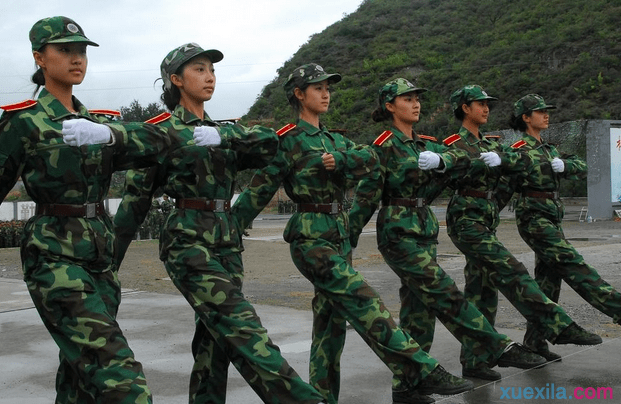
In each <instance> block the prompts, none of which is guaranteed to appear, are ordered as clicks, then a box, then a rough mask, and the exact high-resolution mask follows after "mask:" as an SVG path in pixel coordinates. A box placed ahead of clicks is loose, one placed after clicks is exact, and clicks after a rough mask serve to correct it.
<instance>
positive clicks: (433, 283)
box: [379, 237, 511, 385]
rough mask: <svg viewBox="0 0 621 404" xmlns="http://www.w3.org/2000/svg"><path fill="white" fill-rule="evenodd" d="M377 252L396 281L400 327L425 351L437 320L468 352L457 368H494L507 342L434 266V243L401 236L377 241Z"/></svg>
mask: <svg viewBox="0 0 621 404" xmlns="http://www.w3.org/2000/svg"><path fill="white" fill-rule="evenodd" d="M379 250H380V252H381V253H382V256H383V257H384V260H385V261H386V263H387V264H388V266H390V268H391V269H392V270H393V271H394V272H395V274H397V275H398V276H399V278H400V280H401V288H400V289H399V296H400V298H401V310H400V313H399V318H400V323H399V325H400V326H401V328H403V329H404V330H405V331H406V332H407V333H409V334H410V335H412V336H414V337H415V338H416V341H417V342H418V343H419V344H420V346H421V347H422V348H423V349H424V350H425V351H427V352H429V350H430V349H431V344H432V342H433V336H434V330H435V323H436V317H437V318H438V319H439V320H440V321H441V322H442V324H444V326H445V327H446V328H447V330H449V332H450V333H451V334H453V336H454V337H455V338H457V340H458V341H459V342H460V343H461V344H462V346H464V347H465V349H466V350H467V351H468V352H472V355H471V356H470V357H469V358H468V359H469V362H467V363H466V362H464V363H462V365H463V366H465V367H468V368H479V367H483V366H486V367H493V366H495V365H496V361H497V360H498V358H500V356H501V355H502V353H503V352H504V349H505V348H506V347H507V346H508V345H509V344H510V343H511V339H510V338H509V337H507V336H506V335H502V334H499V333H498V332H496V330H495V329H494V327H493V326H492V325H491V324H490V323H489V322H488V321H487V320H486V319H485V317H484V316H483V314H481V312H480V311H479V310H477V309H476V307H475V306H474V305H472V304H470V303H469V302H468V300H466V298H465V296H464V294H463V293H462V292H461V291H460V290H459V289H458V288H457V285H456V284H455V281H453V279H452V278H451V277H450V276H448V275H447V274H446V272H444V270H442V268H441V267H440V266H439V265H438V263H437V261H436V256H437V242H436V240H431V239H430V240H420V239H415V238H412V237H402V238H401V239H400V240H399V241H398V242H392V241H387V240H386V241H384V240H380V241H379ZM393 384H397V385H399V384H400V383H399V381H396V383H393Z"/></svg>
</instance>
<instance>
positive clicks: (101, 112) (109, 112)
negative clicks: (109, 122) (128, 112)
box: [88, 109, 121, 116]
mask: <svg viewBox="0 0 621 404" xmlns="http://www.w3.org/2000/svg"><path fill="white" fill-rule="evenodd" d="M88 113H89V114H91V115H110V116H121V113H120V112H119V111H115V110H113V109H89V110H88Z"/></svg>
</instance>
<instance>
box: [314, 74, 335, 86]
mask: <svg viewBox="0 0 621 404" xmlns="http://www.w3.org/2000/svg"><path fill="white" fill-rule="evenodd" d="M341 79H342V77H341V75H340V74H338V73H332V74H324V75H321V76H319V77H317V78H316V79H313V80H309V81H308V83H319V82H321V81H324V80H328V83H330V84H335V83H338V82H339V81H341Z"/></svg>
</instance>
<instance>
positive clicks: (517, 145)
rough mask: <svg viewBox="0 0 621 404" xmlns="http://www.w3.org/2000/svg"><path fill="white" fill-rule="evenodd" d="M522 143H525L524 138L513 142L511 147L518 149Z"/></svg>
mask: <svg viewBox="0 0 621 404" xmlns="http://www.w3.org/2000/svg"><path fill="white" fill-rule="evenodd" d="M524 145H526V142H525V141H524V140H518V141H517V142H515V143H513V144H512V145H511V147H512V148H514V149H519V148H520V147H522V146H524Z"/></svg>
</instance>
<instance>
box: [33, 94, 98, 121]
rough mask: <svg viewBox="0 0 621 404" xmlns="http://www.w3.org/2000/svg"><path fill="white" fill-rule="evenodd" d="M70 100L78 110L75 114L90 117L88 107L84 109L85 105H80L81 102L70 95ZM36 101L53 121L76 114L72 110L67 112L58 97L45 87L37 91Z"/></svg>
mask: <svg viewBox="0 0 621 404" xmlns="http://www.w3.org/2000/svg"><path fill="white" fill-rule="evenodd" d="M71 100H72V102H73V105H74V106H75V107H76V109H77V111H78V112H77V116H82V117H89V118H90V115H89V113H88V109H86V107H85V106H84V105H82V103H81V102H80V101H79V100H78V99H77V98H75V97H74V96H71ZM37 101H38V102H39V105H41V107H42V108H43V109H44V110H45V112H46V114H47V115H48V116H49V117H50V118H51V119H52V120H53V121H58V120H60V119H63V118H66V117H68V116H76V114H74V113H73V112H69V110H68V109H67V108H65V106H64V105H63V104H62V103H61V102H60V101H58V98H56V97H54V96H53V95H52V94H51V93H50V92H49V91H47V90H46V89H45V88H43V89H42V90H41V92H40V93H39V97H38V98H37Z"/></svg>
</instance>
